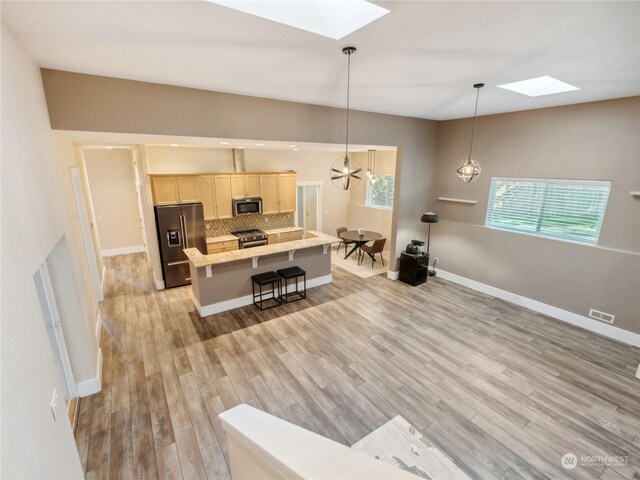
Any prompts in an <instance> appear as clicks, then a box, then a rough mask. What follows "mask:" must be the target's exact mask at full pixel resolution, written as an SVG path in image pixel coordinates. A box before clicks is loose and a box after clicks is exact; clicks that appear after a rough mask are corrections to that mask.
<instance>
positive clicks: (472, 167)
mask: <svg viewBox="0 0 640 480" xmlns="http://www.w3.org/2000/svg"><path fill="white" fill-rule="evenodd" d="M480 170H481V169H480V164H479V163H478V162H476V161H475V160H474V159H473V158H469V160H467V161H466V162H464V163H463V164H462V165H460V166H459V167H458V170H456V172H457V175H458V178H459V179H460V180H462V181H463V182H464V183H471V182H473V181H474V180H475V179H476V178H478V176H479V175H480Z"/></svg>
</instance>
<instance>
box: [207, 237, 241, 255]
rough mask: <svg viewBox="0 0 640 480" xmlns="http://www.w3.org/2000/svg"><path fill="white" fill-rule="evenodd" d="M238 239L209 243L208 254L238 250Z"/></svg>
mask: <svg viewBox="0 0 640 480" xmlns="http://www.w3.org/2000/svg"><path fill="white" fill-rule="evenodd" d="M238 248H240V247H239V246H238V240H227V241H225V242H213V243H207V254H209V255H211V254H212V253H222V252H232V251H234V250H238Z"/></svg>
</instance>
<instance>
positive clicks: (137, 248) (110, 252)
mask: <svg viewBox="0 0 640 480" xmlns="http://www.w3.org/2000/svg"><path fill="white" fill-rule="evenodd" d="M145 251H146V249H145V248H144V245H133V246H132V247H122V248H108V249H106V250H102V252H101V253H102V256H103V257H113V256H114V255H126V254H127V253H139V252H145Z"/></svg>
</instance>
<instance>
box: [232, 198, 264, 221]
mask: <svg viewBox="0 0 640 480" xmlns="http://www.w3.org/2000/svg"><path fill="white" fill-rule="evenodd" d="M232 202H233V216H234V217H237V216H239V215H256V214H259V213H262V198H260V197H251V198H234V199H233V200H232Z"/></svg>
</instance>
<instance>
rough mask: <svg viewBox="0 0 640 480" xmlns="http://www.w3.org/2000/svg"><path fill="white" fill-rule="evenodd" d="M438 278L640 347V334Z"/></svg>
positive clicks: (450, 276)
mask: <svg viewBox="0 0 640 480" xmlns="http://www.w3.org/2000/svg"><path fill="white" fill-rule="evenodd" d="M389 273H391V272H389ZM438 276H439V277H440V278H444V279H445V280H449V281H451V282H454V283H458V284H460V285H464V286H465V287H469V288H471V289H473V290H477V291H479V292H482V293H486V294H487V295H491V296H493V297H496V298H500V299H502V300H506V301H507V302H511V303H514V304H516V305H519V306H521V307H525V308H528V309H530V310H533V311H535V312H538V313H542V314H544V315H548V316H549V317H553V318H556V319H558V320H562V321H563V322H567V323H570V324H572V325H575V326H577V327H581V328H584V329H586V330H590V331H592V332H595V333H599V334H600V335H604V336H606V337H609V338H613V339H615V340H619V341H621V342H624V343H628V344H629V345H633V346H636V347H640V334H638V333H633V332H629V331H627V330H623V329H621V328H618V327H614V326H613V325H609V324H607V323H601V322H598V321H597V320H593V319H591V318H588V317H584V316H582V315H578V314H577V313H573V312H570V311H568V310H563V309H561V308H558V307H554V306H553V305H548V304H546V303H542V302H539V301H537V300H533V299H531V298H527V297H523V296H522V295H518V294H516V293H512V292H508V291H506V290H502V289H500V288H496V287H492V286H491V285H487V284H486V283H481V282H477V281H475V280H471V279H470V278H466V277H461V276H460V275H456V274H455V273H449V272H447V271H445V270H442V269H441V268H439V269H438Z"/></svg>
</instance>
